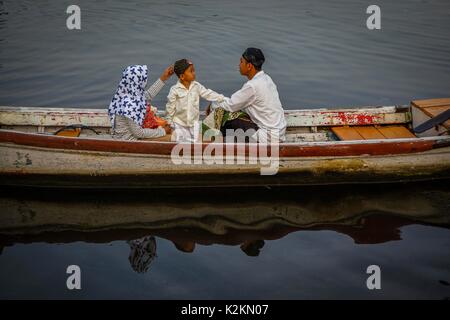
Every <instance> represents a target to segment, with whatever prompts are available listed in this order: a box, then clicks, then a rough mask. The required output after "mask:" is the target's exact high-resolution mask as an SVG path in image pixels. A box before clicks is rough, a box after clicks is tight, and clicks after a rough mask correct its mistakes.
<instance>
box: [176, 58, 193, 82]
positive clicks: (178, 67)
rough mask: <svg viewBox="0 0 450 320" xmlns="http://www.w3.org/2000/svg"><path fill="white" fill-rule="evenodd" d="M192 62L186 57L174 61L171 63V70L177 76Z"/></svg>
mask: <svg viewBox="0 0 450 320" xmlns="http://www.w3.org/2000/svg"><path fill="white" fill-rule="evenodd" d="M191 64H192V62H190V61H189V60H187V59H181V60H178V61H175V64H174V65H173V71H174V72H175V74H176V75H177V76H178V78H179V77H180V76H181V75H182V74H183V73H184V72H185V71H186V69H187V68H189V66H190V65H191Z"/></svg>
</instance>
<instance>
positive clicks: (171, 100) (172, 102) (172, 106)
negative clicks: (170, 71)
mask: <svg viewBox="0 0 450 320" xmlns="http://www.w3.org/2000/svg"><path fill="white" fill-rule="evenodd" d="M175 111H176V95H175V92H174V91H173V90H172V89H171V90H170V92H169V95H168V96H167V104H166V115H167V120H168V121H169V123H170V125H172V122H173V117H174V115H175Z"/></svg>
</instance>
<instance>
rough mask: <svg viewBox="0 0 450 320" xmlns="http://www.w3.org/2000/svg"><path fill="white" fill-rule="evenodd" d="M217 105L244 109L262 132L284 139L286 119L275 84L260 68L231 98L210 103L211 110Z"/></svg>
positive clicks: (235, 109) (272, 137)
mask: <svg viewBox="0 0 450 320" xmlns="http://www.w3.org/2000/svg"><path fill="white" fill-rule="evenodd" d="M217 107H222V108H223V109H225V110H226V111H230V112H234V111H240V110H241V111H244V112H246V113H247V114H248V115H249V116H250V119H251V120H252V121H253V122H254V123H255V124H256V125H257V126H258V127H259V129H260V130H262V131H265V133H264V134H268V136H270V137H271V140H272V139H276V140H275V141H278V140H279V141H284V140H285V133H286V120H285V118H284V110H283V107H282V105H281V101H280V97H279V95H278V90H277V86H276V85H275V83H274V82H273V80H272V78H271V77H270V76H269V75H268V74H266V73H265V72H264V71H262V70H261V71H259V72H258V73H257V74H255V76H254V77H253V78H252V79H251V80H249V81H247V82H246V83H245V84H244V85H243V86H242V88H241V89H240V90H239V91H236V92H235V93H234V94H233V95H232V96H231V98H227V97H225V98H224V99H223V101H221V102H214V103H213V104H212V105H211V108H212V109H213V110H214V109H215V108H217ZM260 134H261V133H260ZM264 134H263V135H260V136H264ZM272 141H273V140H272Z"/></svg>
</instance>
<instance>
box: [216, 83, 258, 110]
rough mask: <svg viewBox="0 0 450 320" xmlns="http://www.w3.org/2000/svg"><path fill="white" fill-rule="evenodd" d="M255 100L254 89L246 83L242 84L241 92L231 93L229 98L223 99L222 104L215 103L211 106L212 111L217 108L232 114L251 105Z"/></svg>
mask: <svg viewBox="0 0 450 320" xmlns="http://www.w3.org/2000/svg"><path fill="white" fill-rule="evenodd" d="M254 100H255V89H253V87H252V86H251V85H249V84H248V83H246V84H244V86H243V87H242V89H241V90H239V91H236V92H235V93H233V95H232V96H231V98H224V100H223V101H222V102H216V103H213V104H212V106H211V107H212V109H213V110H214V109H216V108H218V107H220V108H223V109H225V110H226V111H230V112H234V111H239V110H242V109H244V108H246V107H247V106H248V105H250V104H252V103H253V101H254Z"/></svg>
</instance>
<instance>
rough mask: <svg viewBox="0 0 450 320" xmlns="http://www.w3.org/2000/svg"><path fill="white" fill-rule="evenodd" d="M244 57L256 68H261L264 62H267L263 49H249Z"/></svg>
mask: <svg viewBox="0 0 450 320" xmlns="http://www.w3.org/2000/svg"><path fill="white" fill-rule="evenodd" d="M242 57H243V58H244V59H245V60H246V61H248V62H250V63H251V64H252V65H254V66H255V67H256V68H261V66H262V65H263V63H264V61H266V58H264V54H263V53H262V51H261V49H258V48H247V49H246V50H245V51H244V53H243V54H242Z"/></svg>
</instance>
